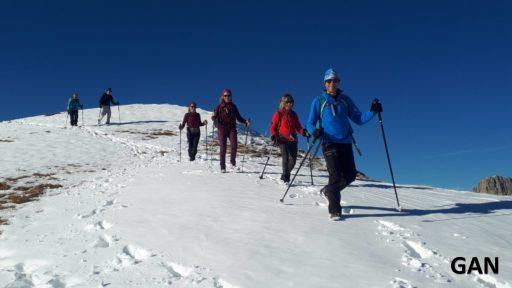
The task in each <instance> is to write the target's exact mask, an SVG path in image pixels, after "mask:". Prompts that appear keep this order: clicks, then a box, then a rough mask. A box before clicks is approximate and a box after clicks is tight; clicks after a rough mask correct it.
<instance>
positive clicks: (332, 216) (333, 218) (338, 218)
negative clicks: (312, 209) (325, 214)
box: [329, 213, 341, 221]
mask: <svg viewBox="0 0 512 288" xmlns="http://www.w3.org/2000/svg"><path fill="white" fill-rule="evenodd" d="M329 220H331V221H341V213H331V214H330V216H329Z"/></svg>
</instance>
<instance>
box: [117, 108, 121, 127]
mask: <svg viewBox="0 0 512 288" xmlns="http://www.w3.org/2000/svg"><path fill="white" fill-rule="evenodd" d="M117 114H118V115H119V123H121V108H119V105H117Z"/></svg>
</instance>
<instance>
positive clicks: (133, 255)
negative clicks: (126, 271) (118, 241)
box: [112, 245, 152, 271]
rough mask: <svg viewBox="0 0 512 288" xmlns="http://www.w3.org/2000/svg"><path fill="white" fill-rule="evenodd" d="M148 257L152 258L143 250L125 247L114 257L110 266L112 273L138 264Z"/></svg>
mask: <svg viewBox="0 0 512 288" xmlns="http://www.w3.org/2000/svg"><path fill="white" fill-rule="evenodd" d="M150 256H152V255H151V253H149V252H148V251H147V250H145V249H143V248H140V247H137V246H134V245H127V246H125V247H123V250H122V251H121V253H119V254H118V255H117V256H116V258H115V259H114V260H113V262H112V265H113V267H114V271H119V270H121V269H122V268H125V267H128V266H131V265H136V264H139V263H141V262H142V261H144V260H146V259H147V258H148V257H150Z"/></svg>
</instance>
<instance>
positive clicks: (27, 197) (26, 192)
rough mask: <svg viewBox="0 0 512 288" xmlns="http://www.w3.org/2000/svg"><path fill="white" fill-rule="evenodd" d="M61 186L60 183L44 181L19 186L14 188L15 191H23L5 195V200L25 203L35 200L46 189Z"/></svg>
mask: <svg viewBox="0 0 512 288" xmlns="http://www.w3.org/2000/svg"><path fill="white" fill-rule="evenodd" d="M57 188H62V185H60V184H51V183H45V184H39V185H36V186H32V187H29V186H20V187H16V188H14V190H16V191H22V192H23V193H21V194H18V193H13V194H10V195H8V196H7V201H8V202H9V203H13V204H22V203H27V202H30V201H34V200H36V199H37V198H38V197H39V196H41V195H42V194H44V192H45V191H46V189H57Z"/></svg>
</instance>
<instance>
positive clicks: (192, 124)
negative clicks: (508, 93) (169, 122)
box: [179, 102, 208, 161]
mask: <svg viewBox="0 0 512 288" xmlns="http://www.w3.org/2000/svg"><path fill="white" fill-rule="evenodd" d="M196 108H197V105H196V102H192V103H190V105H189V106H188V113H186V114H185V116H184V117H183V121H182V122H181V124H180V126H179V128H180V130H183V128H184V127H185V124H186V125H187V140H188V157H189V158H190V161H194V160H196V154H197V145H198V144H199V138H201V129H200V128H199V127H201V126H204V125H206V124H207V123H208V121H206V120H204V121H203V122H201V115H200V114H199V113H197V112H196Z"/></svg>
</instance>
